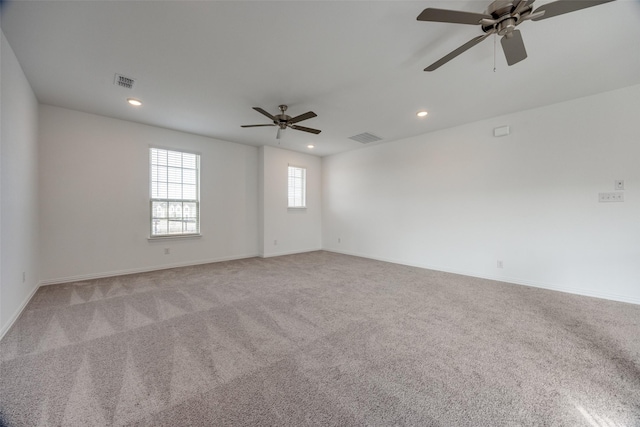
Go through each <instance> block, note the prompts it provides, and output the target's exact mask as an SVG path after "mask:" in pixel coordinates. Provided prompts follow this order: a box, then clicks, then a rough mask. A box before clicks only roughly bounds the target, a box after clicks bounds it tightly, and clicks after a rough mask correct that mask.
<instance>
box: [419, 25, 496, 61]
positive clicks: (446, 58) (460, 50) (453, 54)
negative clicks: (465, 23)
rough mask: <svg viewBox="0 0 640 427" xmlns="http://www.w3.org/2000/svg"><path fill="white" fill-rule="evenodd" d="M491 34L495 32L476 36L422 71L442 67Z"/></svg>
mask: <svg viewBox="0 0 640 427" xmlns="http://www.w3.org/2000/svg"><path fill="white" fill-rule="evenodd" d="M493 33H495V30H494V31H489V32H488V33H487V34H484V35H482V36H478V37H476V38H473V39H471V40H469V41H468V42H466V43H465V44H463V45H462V46H460V47H459V48H457V49H456V50H454V51H453V52H451V53H450V54H448V55H446V56H444V57H442V58H440V59H439V60H437V61H436V62H434V63H433V64H431V65H429V66H428V67H427V68H425V69H424V71H433V70H435V69H437V68H439V67H441V66H442V65H444V64H446V63H447V62H449V61H451V60H452V59H453V58H455V57H456V56H458V55H460V54H461V53H463V52H465V51H467V50H469V49H471V48H472V47H474V46H475V45H477V44H478V43H480V42H481V41H482V40H484V39H486V38H487V37H489V36H490V35H491V34H493Z"/></svg>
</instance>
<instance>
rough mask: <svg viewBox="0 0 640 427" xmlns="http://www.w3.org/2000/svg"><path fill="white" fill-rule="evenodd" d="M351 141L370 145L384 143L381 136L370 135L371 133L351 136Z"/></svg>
mask: <svg viewBox="0 0 640 427" xmlns="http://www.w3.org/2000/svg"><path fill="white" fill-rule="evenodd" d="M349 139H353V140H354V141H358V142H360V143H362V144H369V143H371V142H376V141H382V138H380V137H379V136H375V135H373V134H370V133H369V132H365V133H361V134H358V135H354V136H350V137H349Z"/></svg>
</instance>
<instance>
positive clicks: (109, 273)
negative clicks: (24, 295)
mask: <svg viewBox="0 0 640 427" xmlns="http://www.w3.org/2000/svg"><path fill="white" fill-rule="evenodd" d="M257 256H259V255H258V254H249V255H233V256H229V257H220V258H213V259H207V260H199V261H186V262H178V263H173V264H163V265H156V266H152V267H143V268H129V269H124V270H115V271H103V272H101V273H92V274H79V275H76V276H66V277H58V278H55V279H46V280H42V281H41V282H40V285H41V286H47V285H57V284H60V283H70V282H81V281H83V280H94V279H103V278H106V277H115V276H124V275H127V274H136V273H148V272H150V271H158V270H168V269H170V268H178V267H191V266H193V265H202V264H211V263H214V262H223V261H235V260H239V259H247V258H255V257H257Z"/></svg>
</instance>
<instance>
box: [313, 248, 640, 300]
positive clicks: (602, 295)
mask: <svg viewBox="0 0 640 427" xmlns="http://www.w3.org/2000/svg"><path fill="white" fill-rule="evenodd" d="M323 250H324V251H327V252H335V253H337V254H343V255H351V256H357V257H360V258H369V259H374V260H376V261H384V262H390V263H393V264H401V265H408V266H410V267H418V268H425V269H428V270H435V271H442V272H445V273H453V274H460V275H462V276H470V277H477V278H479V279H488V280H495V281H496V282H505V283H511V284H514V285H521V286H531V287H532V288H541V289H548V290H551V291H557V292H565V293H568V294H574V295H582V296H586V297H594V298H602V299H607V300H611V301H618V302H626V303H630V304H639V305H640V298H634V297H629V296H626V295H617V294H611V293H608V292H598V291H595V292H594V291H591V290H586V289H580V288H573V287H567V286H558V285H552V284H549V283H541V282H532V281H529V280H523V279H520V278H514V277H505V276H501V277H497V276H486V275H481V274H477V273H475V272H470V271H461V270H452V269H448V268H442V267H440V266H436V265H428V264H416V263H408V262H406V261H402V260H398V259H391V258H385V257H373V256H369V255H365V254H359V253H355V252H349V251H339V250H335V249H323Z"/></svg>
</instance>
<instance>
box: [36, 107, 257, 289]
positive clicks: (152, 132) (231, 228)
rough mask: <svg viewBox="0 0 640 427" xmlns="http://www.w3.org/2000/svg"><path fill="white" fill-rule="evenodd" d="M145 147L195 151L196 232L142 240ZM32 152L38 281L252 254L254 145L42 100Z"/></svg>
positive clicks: (146, 225)
mask: <svg viewBox="0 0 640 427" xmlns="http://www.w3.org/2000/svg"><path fill="white" fill-rule="evenodd" d="M150 145H154V146H160V147H166V148H175V149H186V150H191V151H196V152H199V153H200V154H201V191H200V192H201V232H202V237H200V238H185V239H170V240H159V241H158V240H156V241H149V240H148V239H147V238H148V236H149V166H148V163H149V146H150ZM40 158H41V173H40V205H41V222H40V224H41V233H42V235H41V236H42V239H41V242H42V268H41V274H42V279H43V283H55V282H60V281H67V280H72V279H80V278H90V277H96V276H105V275H112V274H118V273H126V272H134V271H144V270H151V269H156V268H163V267H171V266H179V265H188V264H196V263H204V262H213V261H219V260H225V259H234V258H243V257H249V256H256V255H257V254H258V247H257V239H258V236H257V233H258V216H257V211H258V206H257V191H258V190H257V187H258V176H257V170H258V149H257V148H256V147H251V146H246V145H241V144H234V143H231V142H224V141H219V140H215V139H211V138H205V137H201V136H195V135H190V134H185V133H181V132H175V131H170V130H167V129H161V128H157V127H152V126H145V125H141V124H137V123H133V122H127V121H122V120H116V119H110V118H106V117H102V116H97V115H93V114H87V113H82V112H78V111H72V110H67V109H64V108H59V107H53V106H46V105H42V106H40ZM165 248H169V249H170V254H169V255H165V254H164V249H165Z"/></svg>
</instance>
